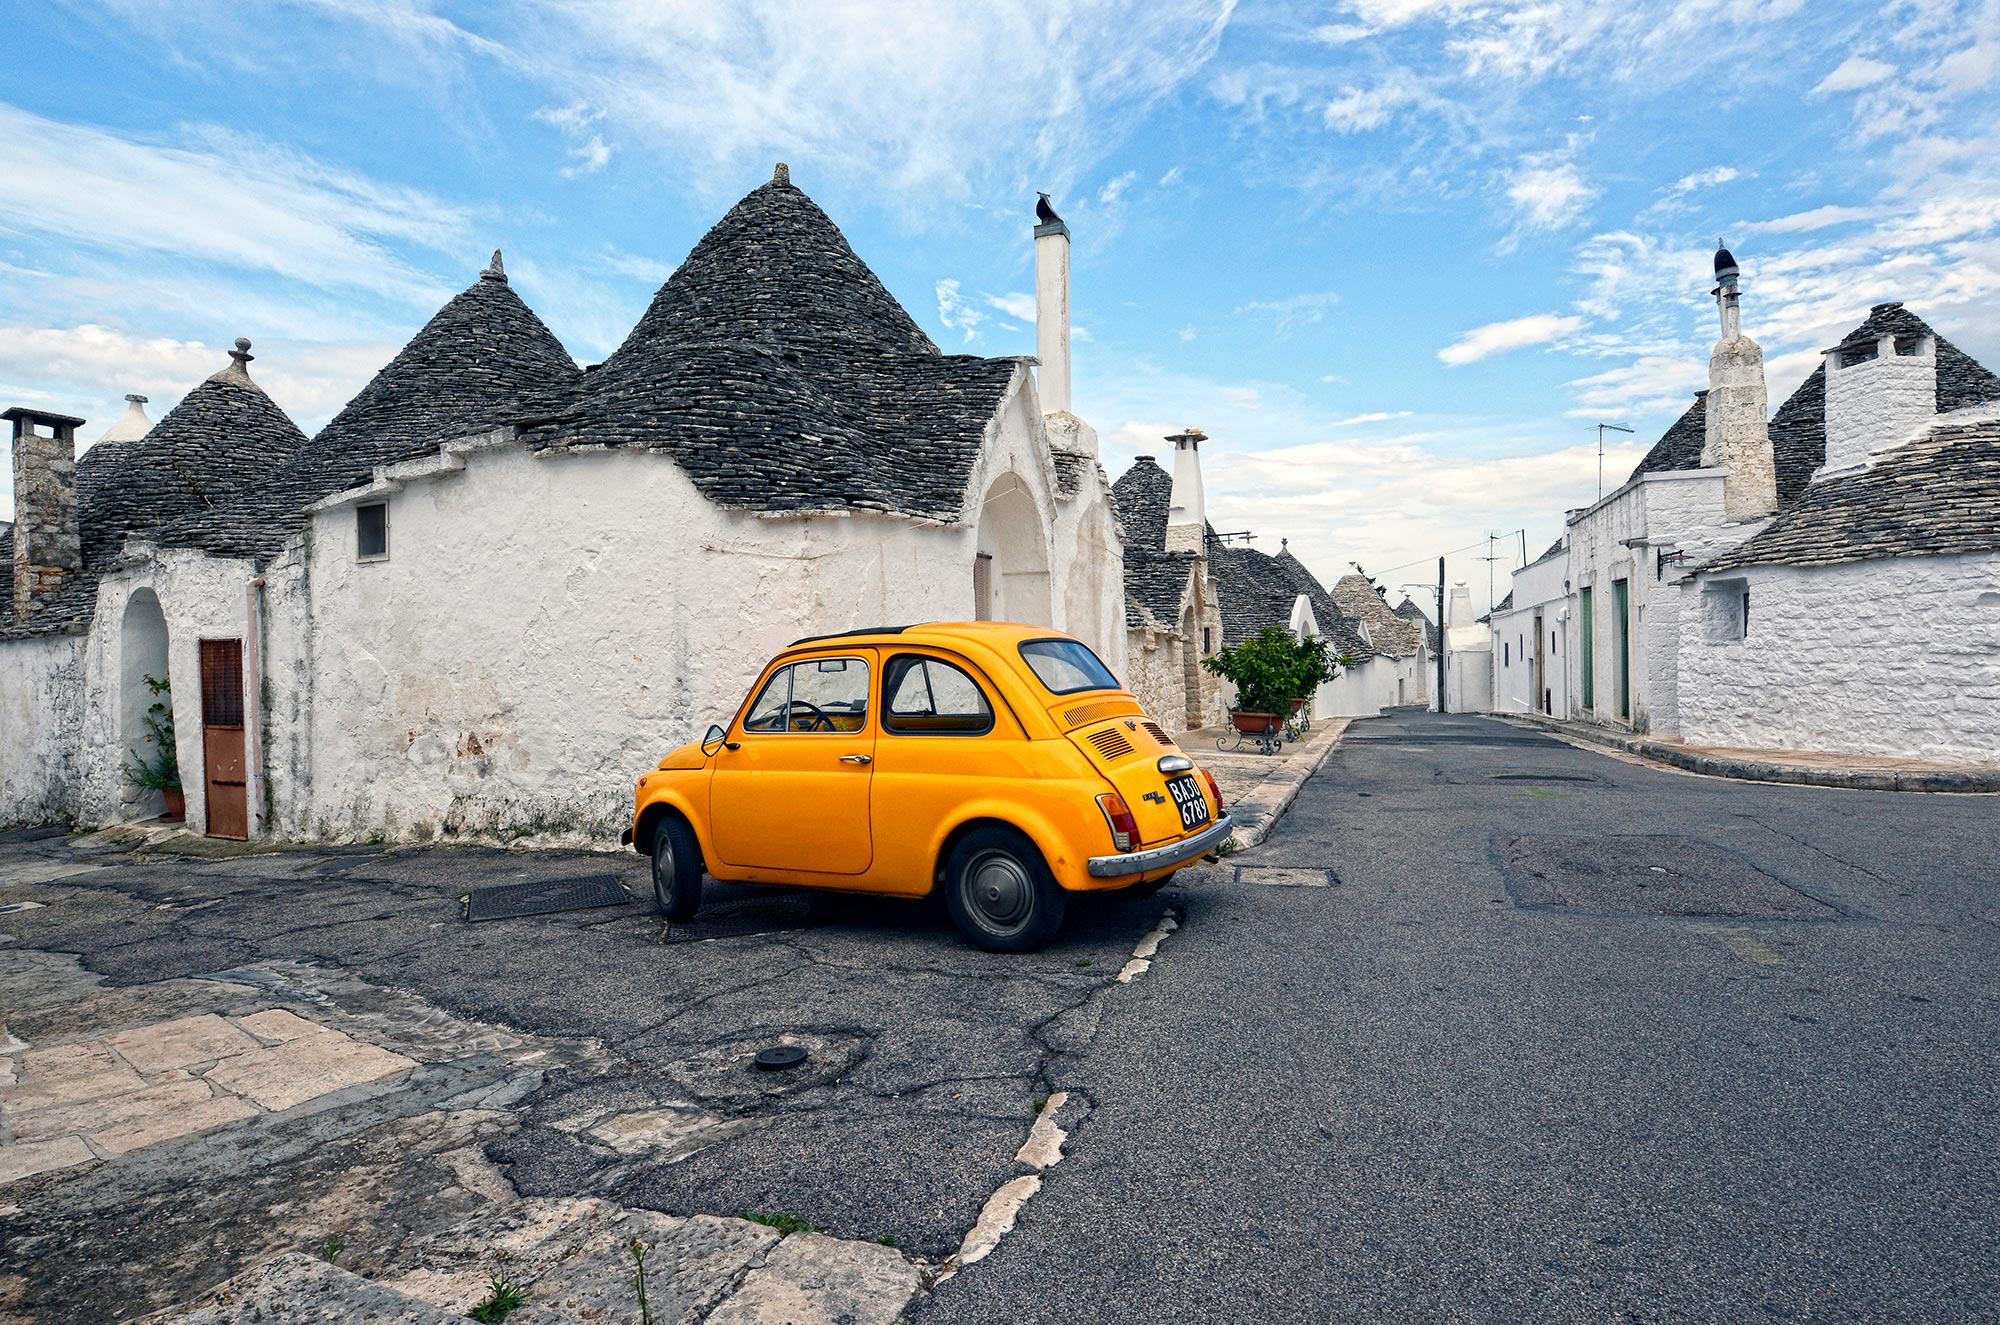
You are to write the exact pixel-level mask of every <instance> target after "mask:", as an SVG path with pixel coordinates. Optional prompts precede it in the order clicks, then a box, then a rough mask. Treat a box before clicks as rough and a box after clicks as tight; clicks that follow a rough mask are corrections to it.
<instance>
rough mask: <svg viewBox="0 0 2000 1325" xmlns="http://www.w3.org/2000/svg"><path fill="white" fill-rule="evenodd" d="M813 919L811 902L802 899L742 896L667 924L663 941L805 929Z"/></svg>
mask: <svg viewBox="0 0 2000 1325" xmlns="http://www.w3.org/2000/svg"><path fill="white" fill-rule="evenodd" d="M812 918H813V913H812V902H811V900H810V899H808V898H805V897H798V896H783V897H745V898H742V899H741V900H738V901H734V902H714V903H710V904H709V905H706V906H703V907H702V908H701V909H700V910H699V911H697V912H695V916H694V919H692V920H689V921H686V922H675V921H670V922H668V924H667V932H666V937H665V938H664V939H663V940H662V942H666V943H699V942H701V941H702V940H703V939H729V938H740V937H742V936H743V935H745V934H774V933H777V932H779V931H781V930H787V929H805V928H806V927H808V926H809V925H811V924H812Z"/></svg>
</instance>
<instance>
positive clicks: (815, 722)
mask: <svg viewBox="0 0 2000 1325" xmlns="http://www.w3.org/2000/svg"><path fill="white" fill-rule="evenodd" d="M800 709H811V710H812V716H810V717H808V718H807V719H806V725H805V726H803V727H801V726H799V725H798V717H797V714H798V711H799V710H800ZM792 714H793V716H792V717H791V718H790V719H789V720H788V722H787V723H786V727H785V730H787V731H795V732H830V731H839V730H840V729H839V728H838V727H836V726H834V725H833V719H832V718H829V717H828V716H826V710H824V709H822V708H821V707H820V706H819V705H817V704H810V703H807V702H806V701H805V700H803V699H795V700H793V701H792Z"/></svg>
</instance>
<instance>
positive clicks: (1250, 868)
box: [1236, 865, 1340, 888]
mask: <svg viewBox="0 0 2000 1325" xmlns="http://www.w3.org/2000/svg"><path fill="white" fill-rule="evenodd" d="M1236 881H1237V882H1238V883H1259V884H1262V885H1264V886H1265V887H1267V888H1331V887H1333V885H1335V884H1336V883H1339V882H1340V876H1339V875H1337V874H1335V873H1334V872H1333V871H1332V870H1312V869H1295V868H1293V867H1292V866H1289V865H1238V866H1237V867H1236Z"/></svg>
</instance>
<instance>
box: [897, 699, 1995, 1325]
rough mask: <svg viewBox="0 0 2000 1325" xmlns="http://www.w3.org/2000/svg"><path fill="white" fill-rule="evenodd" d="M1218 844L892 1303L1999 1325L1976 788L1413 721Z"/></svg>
mask: <svg viewBox="0 0 2000 1325" xmlns="http://www.w3.org/2000/svg"><path fill="white" fill-rule="evenodd" d="M1541 779H1548V780H1541ZM1243 863H1244V864H1245V865H1246V866H1256V867H1275V866H1289V867H1295V868H1298V869H1306V870H1330V871H1332V872H1333V874H1334V875H1336V876H1337V879H1338V881H1337V882H1336V883H1332V884H1331V885H1330V886H1327V887H1317V888H1315V887H1296V886H1291V887H1281V886H1268V885H1259V884H1255V883H1252V882H1249V881H1248V880H1250V879H1254V878H1256V877H1258V876H1257V875H1256V874H1255V873H1254V872H1252V871H1251V870H1249V869H1246V870H1244V871H1243V874H1242V879H1241V880H1238V879H1231V878H1226V877H1223V876H1222V875H1220V873H1216V872H1212V873H1211V875H1210V876H1208V877H1207V878H1204V879H1201V880H1198V881H1196V882H1193V883H1191V884H1190V885H1189V886H1188V887H1187V888H1186V890H1185V898H1184V902H1183V905H1184V907H1185V911H1186V917H1187V924H1186V926H1185V927H1184V928H1183V929H1182V931H1181V932H1180V933H1179V934H1177V935H1176V936H1175V937H1174V939H1173V940H1172V942H1171V944H1170V945H1169V948H1168V951H1167V953H1166V957H1165V960H1163V961H1161V962H1159V963H1157V964H1156V965H1155V967H1154V969H1153V971H1152V972H1151V973H1150V974H1149V975H1148V977H1147V978H1146V979H1145V980H1143V981H1140V982H1138V983H1137V984H1135V985H1133V986H1131V987H1130V989H1129V990H1126V991H1121V994H1120V996H1119V997H1117V998H1115V999H1112V1000H1109V1001H1108V1002H1107V1004H1106V1009H1105V1012H1104V1016H1103V1019H1102V1023H1101V1026H1100V1029H1099V1032H1098V1034H1097V1036H1096V1037H1095V1039H1094V1041H1093V1042H1092V1043H1091V1044H1090V1047H1089V1049H1088V1051H1087V1052H1086V1053H1084V1054H1083V1055H1080V1056H1078V1057H1074V1058H1070V1059H1066V1060H1062V1061H1060V1062H1059V1063H1058V1065H1057V1067H1056V1069H1055V1071H1056V1072H1057V1074H1058V1077H1059V1079H1058V1080H1056V1081H1054V1082H1053V1083H1052V1084H1055V1085H1059V1086H1062V1085H1066V1086H1070V1087H1072V1088H1073V1089H1075V1090H1077V1091H1080V1092H1084V1093H1087V1094H1088V1095H1089V1096H1090V1098H1091V1100H1092V1101H1093V1102H1094V1104H1095V1109H1094V1111H1093V1112H1092V1113H1091V1114H1090V1115H1089V1117H1088V1118H1087V1119H1086V1120H1085V1121H1084V1122H1083V1123H1082V1124H1081V1125H1080V1126H1079V1127H1078V1128H1077V1130H1076V1131H1075V1133H1074V1134H1073V1135H1072V1136H1071V1138H1070V1140H1069V1145H1068V1157H1067V1158H1066V1159H1065V1161H1064V1162H1063V1163H1062V1164H1061V1165H1060V1166H1059V1167H1058V1168H1057V1169H1055V1170H1054V1171H1052V1173H1051V1174H1050V1175H1049V1177H1048V1179H1047V1181H1046V1183H1045V1185H1044V1187H1043V1189H1042V1191H1041V1193H1040V1194H1039V1195H1038V1196H1037V1197H1036V1198H1035V1200H1034V1201H1033V1202H1032V1203H1031V1204H1030V1205H1029V1206H1028V1207H1027V1208H1026V1210H1025V1211H1024V1212H1023V1214H1022V1216H1021V1218H1020V1221H1019V1224H1018V1226H1017V1227H1016V1229H1015V1231H1014V1233H1013V1234H1012V1236H1011V1237H1009V1238H1008V1239H1007V1240H1006V1242H1005V1243H1004V1244H1003V1245H1002V1246H1001V1247H1000V1249H999V1250H998V1251H997V1252H995V1253H994V1254H993V1255H992V1256H991V1257H990V1258H989V1259H987V1260H985V1261H983V1262H981V1263H979V1264H977V1265H974V1266H972V1267H969V1268H968V1269H967V1270H965V1271H964V1272H963V1273H961V1274H960V1275H958V1276H957V1277H956V1278H954V1279H952V1280H950V1281H948V1282H947V1283H945V1284H944V1285H942V1286H941V1287H940V1288H939V1290H938V1292H937V1293H936V1295H935V1296H934V1297H932V1298H931V1299H930V1300H929V1302H928V1303H927V1304H926V1305H925V1306H924V1308H923V1309H922V1310H921V1311H920V1313H919V1319H920V1320H922V1321H925V1322H930V1323H931V1325H939V1323H942V1322H959V1321H966V1322H973V1321H978V1322H989V1321H996V1320H1005V1321H1011V1322H1031V1321H1052V1322H1053V1321H1061V1322H1076V1321H1114V1320H1115V1321H1135V1322H1136V1321H1163V1322H1164V1321H1172V1322H1188V1321H1266V1320H1269V1321H1348V1320H1355V1321H1363V1320H1365V1321H1425V1322H1431V1321H1609V1320H1644V1321H1683V1320H1715V1321H1744V1320H1759V1319H1775V1320H1828V1321H1833V1320H1838V1321H1891V1320H1893V1321H1955V1322H1956V1321H1972V1320H1992V1319H2000V1305H1996V1304H2000V1121H1997V1120H1996V1111H2000V1102H1997V1101H2000V1092H1996V1090H1995V1086H1996V1062H1997V1061H2000V990H1996V986H1995V972H1996V971H2000V933H1996V919H2000V800H1996V799H1995V798H1991V797H1945V796H1924V795H1910V794H1900V795H1899V794H1892V793H1874V792H1849V791H1836V790H1826V789H1817V788H1800V787H1782V786H1768V785H1759V784H1748V783H1735V782H1726V781H1718V780H1711V779H1703V778H1697V777H1692V776H1685V775H1680V774H1676V773H1672V772H1666V771H1659V770H1655V769H1652V768H1648V767H1643V766H1639V765H1636V764H1633V763H1630V762H1626V761H1621V760H1615V759H1612V758H1609V757H1606V756H1603V755H1599V754H1596V753H1588V752H1584V751H1581V750H1578V749H1575V748H1573V747H1570V746H1568V745H1565V744H1562V743H1560V742H1557V741H1555V740H1553V739H1550V738H1547V737H1543V736H1539V735H1534V734H1531V733H1529V732H1526V731H1523V730H1520V729H1517V728H1514V727H1511V726H1509V725H1507V724H1503V723H1499V722H1494V721H1490V720H1482V719H1476V718H1461V717H1448V718H1446V717H1438V716H1435V715H1408V716H1399V717H1390V718H1383V719H1378V720H1371V721H1367V722H1361V723H1357V724H1356V725H1355V726H1354V727H1353V728H1352V730H1351V731H1350V732H1349V733H1348V736H1347V740H1346V742H1345V743H1344V745H1343V746H1342V748H1341V749H1339V750H1338V751H1336V752H1335V754H1334V755H1333V757H1332V758H1331V759H1330V760H1329V761H1328V762H1327V764H1326V766H1325V767H1324V768H1323V770H1322V771H1321V772H1320V774H1319V775H1318V776H1317V777H1316V778H1314V779H1313V780H1312V781H1311V782H1310V783H1309V784H1308V785H1307V786H1306V787H1305V789H1304V791H1303V792H1302V793H1301V795H1300V797H1299V800H1298V802H1297V803H1296V805H1295V807H1294V809H1293V811H1292V813H1291V815H1290V817H1289V818H1288V819H1287V820H1286V821H1284V823H1282V824H1281V825H1280V826H1279V828H1278V829H1277V831H1276V832H1274V833H1273V835H1272V836H1271V838H1270V839H1269V841H1268V842H1267V844H1266V845H1265V846H1264V847H1263V848H1262V849H1261V850H1259V851H1257V852H1255V853H1253V855H1252V856H1251V857H1249V858H1248V859H1246V860H1245V861H1244V862H1243ZM1263 877H1266V878H1270V877H1274V876H1270V875H1266V876H1263ZM1292 877H1293V878H1295V879H1296V877H1297V876H1292Z"/></svg>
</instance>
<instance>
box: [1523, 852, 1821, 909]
mask: <svg viewBox="0 0 2000 1325" xmlns="http://www.w3.org/2000/svg"><path fill="white" fill-rule="evenodd" d="M1507 887H1508V890H1509V891H1510V892H1512V893H1513V894H1514V899H1515V900H1516V901H1517V902H1519V903H1521V904H1522V905H1523V906H1529V907H1536V908H1546V909H1549V910H1567V911H1578V912H1584V913H1588V914H1592V915H1640V916H1731V917H1744V918H1751V919H1767V920H1823V919H1833V918H1836V917H1838V916H1839V915H1840V914H1841V913H1840V911H1839V910H1838V909H1836V908H1835V907H1832V906H1829V905H1828V904H1826V903H1825V902H1822V901H1820V900H1819V899H1818V898H1815V897H1811V896H1808V895H1807V894H1805V893H1803V892H1800V891H1799V890H1798V889H1796V888H1793V887H1791V886H1790V885H1788V884H1786V883H1785V882H1784V881H1783V880H1782V879H1778V878H1776V877H1774V876H1772V875H1770V874H1767V873H1765V872H1764V871H1763V870H1761V869H1758V868H1757V867H1756V866H1755V865H1753V864H1751V863H1750V861H1749V860H1748V859H1746V858H1745V857H1743V856H1741V855H1738V854H1737V853H1736V852H1734V851H1731V850H1729V849H1728V848H1726V847H1721V846H1717V845H1715V844H1714V843H1712V842H1704V841H1701V840H1700V839H1699V838H1692V837H1675V836H1671V835H1667V834H1635V835H1632V836H1625V837H1610V836H1607V837H1539V836H1538V837H1517V838H1515V839H1514V840H1513V841H1512V842H1511V843H1509V844H1508V847H1507Z"/></svg>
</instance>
